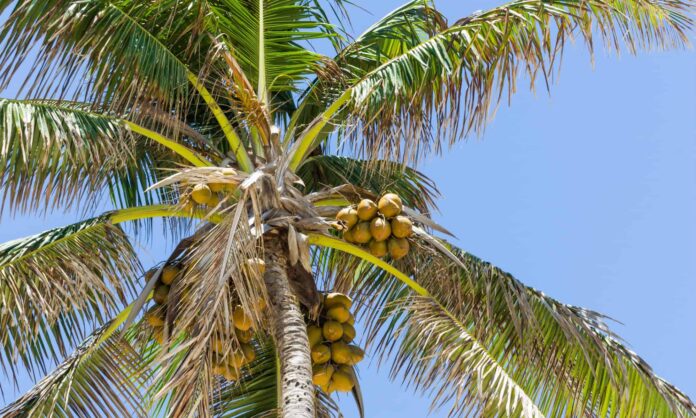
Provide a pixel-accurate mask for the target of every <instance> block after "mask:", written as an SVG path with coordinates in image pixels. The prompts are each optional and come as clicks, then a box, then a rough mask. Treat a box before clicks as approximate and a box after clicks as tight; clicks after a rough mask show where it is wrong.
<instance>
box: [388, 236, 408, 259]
mask: <svg viewBox="0 0 696 418" xmlns="http://www.w3.org/2000/svg"><path fill="white" fill-rule="evenodd" d="M387 246H388V247H389V254H390V255H391V256H392V258H393V259H394V260H398V259H400V258H402V257H403V256H405V255H406V254H408V249H409V244H408V241H407V240H406V238H394V237H391V238H389V242H388V243H387Z"/></svg>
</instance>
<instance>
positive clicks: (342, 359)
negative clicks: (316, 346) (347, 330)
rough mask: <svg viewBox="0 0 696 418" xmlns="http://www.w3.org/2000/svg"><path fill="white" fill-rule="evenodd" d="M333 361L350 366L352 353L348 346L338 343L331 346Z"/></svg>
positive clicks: (341, 342)
mask: <svg viewBox="0 0 696 418" xmlns="http://www.w3.org/2000/svg"><path fill="white" fill-rule="evenodd" d="M331 360H333V362H334V363H338V364H349V363H350V362H351V360H352V352H351V350H350V348H349V346H348V344H346V343H344V342H343V341H336V342H334V343H332V344H331Z"/></svg>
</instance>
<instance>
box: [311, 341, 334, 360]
mask: <svg viewBox="0 0 696 418" xmlns="http://www.w3.org/2000/svg"><path fill="white" fill-rule="evenodd" d="M329 360H331V349H330V348H329V347H327V346H326V345H324V344H317V345H315V346H314V347H313V348H312V361H313V362H314V363H315V364H324V363H326V362H327V361H329Z"/></svg>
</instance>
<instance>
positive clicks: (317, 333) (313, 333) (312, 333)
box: [307, 325, 324, 347]
mask: <svg viewBox="0 0 696 418" xmlns="http://www.w3.org/2000/svg"><path fill="white" fill-rule="evenodd" d="M307 337H309V346H310V347H314V346H315V345H317V344H319V343H320V342H322V341H323V340H324V336H323V335H322V333H321V328H319V327H318V326H316V325H310V326H309V327H307Z"/></svg>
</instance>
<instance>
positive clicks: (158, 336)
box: [152, 327, 164, 345]
mask: <svg viewBox="0 0 696 418" xmlns="http://www.w3.org/2000/svg"><path fill="white" fill-rule="evenodd" d="M152 339H153V340H155V341H157V344H159V345H162V343H163V342H164V327H157V328H153V329H152Z"/></svg>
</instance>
